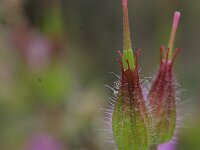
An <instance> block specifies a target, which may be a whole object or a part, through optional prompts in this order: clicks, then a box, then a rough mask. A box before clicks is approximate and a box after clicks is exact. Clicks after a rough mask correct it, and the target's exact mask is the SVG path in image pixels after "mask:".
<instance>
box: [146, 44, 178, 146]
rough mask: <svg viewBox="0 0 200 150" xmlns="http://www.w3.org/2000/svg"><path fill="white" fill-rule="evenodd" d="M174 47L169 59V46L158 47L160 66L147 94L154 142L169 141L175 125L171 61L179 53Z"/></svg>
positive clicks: (174, 86) (174, 83)
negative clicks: (166, 47)
mask: <svg viewBox="0 0 200 150" xmlns="http://www.w3.org/2000/svg"><path fill="white" fill-rule="evenodd" d="M179 51H180V50H179V49H175V51H174V53H173V56H172V58H171V59H169V48H168V49H167V51H166V52H165V48H164V47H163V46H162V47H161V48H160V67H159V70H158V73H157V75H156V77H155V79H154V81H153V83H152V86H151V89H150V91H149V94H148V97H147V98H148V101H149V105H150V108H151V112H150V116H151V117H150V118H151V127H152V131H151V132H152V135H153V136H152V139H151V140H153V141H152V142H153V143H154V144H159V143H164V142H166V141H169V140H170V139H171V138H172V137H173V135H174V129H175V126H176V118H177V117H176V81H175V79H174V76H173V72H172V65H173V62H174V60H175V58H176V56H177V54H178V53H179Z"/></svg>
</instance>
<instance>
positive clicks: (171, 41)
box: [168, 11, 181, 59]
mask: <svg viewBox="0 0 200 150" xmlns="http://www.w3.org/2000/svg"><path fill="white" fill-rule="evenodd" d="M180 16H181V13H180V12H178V11H176V12H175V13H174V19H173V24H172V29H171V34H170V38H169V44H168V48H169V59H171V58H172V53H173V48H174V41H175V36H176V31H177V27H178V23H179V19H180Z"/></svg>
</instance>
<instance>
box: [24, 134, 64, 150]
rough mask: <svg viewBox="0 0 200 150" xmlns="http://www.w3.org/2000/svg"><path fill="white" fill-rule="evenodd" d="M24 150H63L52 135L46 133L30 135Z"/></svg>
mask: <svg viewBox="0 0 200 150" xmlns="http://www.w3.org/2000/svg"><path fill="white" fill-rule="evenodd" d="M25 150H64V149H63V146H62V145H61V143H60V142H58V141H57V140H56V139H55V138H54V137H53V136H50V135H47V134H40V135H36V136H33V137H31V138H30V139H29V140H28V142H27V144H26V148H25Z"/></svg>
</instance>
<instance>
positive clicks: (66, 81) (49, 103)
mask: <svg viewBox="0 0 200 150" xmlns="http://www.w3.org/2000/svg"><path fill="white" fill-rule="evenodd" d="M199 7H200V1H198V0H191V1H174V0H162V1H153V0H148V1H147V0H134V1H130V2H129V16H130V28H131V34H132V42H133V44H132V45H133V49H134V50H136V49H137V48H142V53H141V56H140V59H139V65H140V67H141V68H142V70H141V74H142V77H145V76H151V75H152V74H153V73H152V70H155V69H156V67H157V65H158V61H159V46H160V44H164V45H167V43H168V37H169V34H170V27H171V18H172V14H173V12H174V11H175V10H179V11H181V12H182V18H181V22H180V28H179V29H178V31H177V35H178V36H177V39H176V41H177V42H176V46H178V47H179V48H181V49H182V52H181V54H180V56H179V57H178V59H177V60H176V66H175V72H176V74H177V75H178V76H177V78H178V82H179V83H180V84H181V85H182V88H183V89H186V92H184V93H183V95H182V97H181V99H182V100H183V101H184V100H186V99H191V101H190V102H188V103H186V104H184V105H187V108H188V109H184V111H183V112H184V113H182V114H181V115H182V116H180V117H183V118H184V117H185V118H187V114H188V112H191V110H193V109H194V108H195V110H196V112H199V107H200V103H199V100H200V94H199V89H200V71H199V69H198V66H199V65H200V62H199V55H200V51H199V49H200V44H199V39H200V36H199V35H200V29H199V26H200V19H199V14H200V9H199ZM122 44H123V43H122V12H121V2H120V0H119V1H114V0H111V1H110V0H109V1H108V0H101V1H94V0H73V1H71V0H42V1H41V0H24V1H23V0H16V1H13V0H2V1H0V133H1V134H0V149H2V150H18V149H19V150H22V149H24V150H30V148H26V146H27V143H28V142H29V140H30V138H31V137H32V136H36V137H37V135H40V134H45V135H51V136H52V137H54V138H55V139H57V141H59V142H60V143H61V145H63V147H64V149H70V150H71V149H72V150H73V149H75V150H76V149H91V150H96V149H97V150H98V149H99V150H100V149H104V150H106V149H112V148H113V144H109V143H110V142H111V139H109V136H110V135H106V134H104V130H101V129H104V128H105V127H104V125H102V124H103V123H102V122H101V121H99V120H100V119H101V118H103V116H104V114H103V113H102V112H101V111H99V110H100V108H102V107H103V106H104V105H105V104H107V99H106V97H108V96H109V95H111V93H112V92H111V91H108V90H107V89H105V88H104V85H105V84H108V85H111V84H112V83H113V82H114V81H116V80H117V78H116V77H115V76H114V75H113V74H110V72H115V73H116V74H119V65H118V63H117V61H116V56H117V54H116V51H117V50H118V49H120V50H121V49H122ZM181 103H182V102H181ZM194 106H196V107H194ZM193 114H194V112H192V115H193ZM196 114H198V113H196ZM197 118H199V115H195V117H193V121H186V122H185V123H183V124H187V125H188V126H189V127H190V129H191V130H186V129H183V130H182V134H181V135H180V140H179V143H180V144H179V146H178V149H184V148H186V147H187V149H194V150H198V149H200V146H199V144H198V141H199V135H200V134H199V132H198V131H199V129H200V123H199V122H198V121H197V120H198V119H197ZM98 129H100V130H98ZM184 131H185V132H184ZM105 141H106V142H105ZM179 147H180V148H179ZM57 150H60V149H59V148H58V149H57Z"/></svg>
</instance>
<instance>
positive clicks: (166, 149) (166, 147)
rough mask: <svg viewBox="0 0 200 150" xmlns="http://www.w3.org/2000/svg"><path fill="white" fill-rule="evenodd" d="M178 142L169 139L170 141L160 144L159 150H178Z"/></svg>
mask: <svg viewBox="0 0 200 150" xmlns="http://www.w3.org/2000/svg"><path fill="white" fill-rule="evenodd" d="M176 145H177V143H176V142H175V141H172V140H171V141H169V142H168V143H164V144H160V145H159V146H158V150H176Z"/></svg>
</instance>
